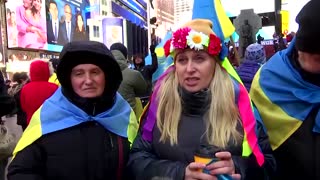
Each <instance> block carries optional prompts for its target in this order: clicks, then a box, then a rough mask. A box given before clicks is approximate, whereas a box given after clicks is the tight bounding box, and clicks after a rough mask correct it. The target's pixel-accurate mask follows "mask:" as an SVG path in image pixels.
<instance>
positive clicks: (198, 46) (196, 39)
mask: <svg viewBox="0 0 320 180" xmlns="http://www.w3.org/2000/svg"><path fill="white" fill-rule="evenodd" d="M187 44H188V46H189V47H190V49H195V50H202V49H204V46H206V47H208V45H209V36H207V35H205V34H203V33H202V32H197V31H194V30H191V31H190V32H189V35H188V36H187Z"/></svg>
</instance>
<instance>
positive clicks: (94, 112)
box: [92, 103, 96, 116]
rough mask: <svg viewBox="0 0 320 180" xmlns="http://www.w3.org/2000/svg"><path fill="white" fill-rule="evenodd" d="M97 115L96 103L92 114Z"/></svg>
mask: <svg viewBox="0 0 320 180" xmlns="http://www.w3.org/2000/svg"><path fill="white" fill-rule="evenodd" d="M95 115H96V103H94V104H93V112H92V116H95Z"/></svg>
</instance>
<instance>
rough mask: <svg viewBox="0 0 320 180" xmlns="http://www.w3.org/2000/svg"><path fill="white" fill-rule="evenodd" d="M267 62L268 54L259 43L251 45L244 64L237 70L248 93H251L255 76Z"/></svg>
mask: <svg viewBox="0 0 320 180" xmlns="http://www.w3.org/2000/svg"><path fill="white" fill-rule="evenodd" d="M265 62H266V52H265V50H264V47H263V46H262V45H260V44H257V43H254V44H250V45H249V46H248V47H247V49H246V51H245V53H244V60H243V62H242V63H241V65H240V66H239V67H238V68H237V73H238V75H239V76H240V78H241V80H242V82H243V84H244V86H245V87H246V89H247V90H248V92H249V91H250V87H251V83H252V80H253V78H254V75H255V74H256V72H257V71H258V70H259V68H260V67H261V65H262V64H264V63H265Z"/></svg>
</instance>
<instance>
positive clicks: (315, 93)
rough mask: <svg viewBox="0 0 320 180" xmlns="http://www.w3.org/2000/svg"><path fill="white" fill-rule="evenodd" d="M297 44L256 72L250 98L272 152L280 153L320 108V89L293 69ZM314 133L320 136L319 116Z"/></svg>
mask: <svg viewBox="0 0 320 180" xmlns="http://www.w3.org/2000/svg"><path fill="white" fill-rule="evenodd" d="M293 48H295V40H293V41H292V43H291V44H290V47H288V49H286V50H283V51H280V52H278V53H277V54H275V55H274V56H273V57H272V58H271V59H270V60H269V61H268V63H266V64H265V65H264V66H262V67H261V69H260V70H259V71H258V72H257V74H256V76H255V78H254V80H253V82H252V86H251V90H250V95H251V98H252V100H253V102H254V105H255V106H256V108H257V110H258V112H256V113H257V116H256V117H257V119H258V120H261V121H263V123H264V125H265V127H266V129H267V132H268V135H269V140H270V144H271V147H272V149H274V150H275V149H277V148H278V147H279V146H281V144H283V143H284V142H285V141H286V140H287V139H288V138H290V136H291V135H292V134H293V133H294V132H295V131H296V130H297V129H298V128H299V127H300V126H301V124H302V123H303V121H304V120H305V119H306V118H307V116H308V115H309V114H310V112H311V111H312V110H313V109H314V108H319V106H320V87H319V86H316V85H313V84H311V83H309V82H306V81H305V80H303V79H302V77H301V75H300V74H299V72H298V71H297V70H296V69H295V68H294V67H293V66H292V64H291V62H290V59H289V58H290V56H291V54H292V51H293ZM313 131H314V132H317V133H320V113H319V112H318V114H317V116H316V118H315V125H314V127H313Z"/></svg>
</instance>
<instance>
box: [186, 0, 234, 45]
mask: <svg viewBox="0 0 320 180" xmlns="http://www.w3.org/2000/svg"><path fill="white" fill-rule="evenodd" d="M192 19H209V20H211V21H212V23H213V31H214V33H215V34H216V35H217V36H218V37H219V38H220V39H221V40H225V39H227V38H229V37H230V36H231V35H232V34H233V33H234V32H235V27H234V26H233V24H232V23H231V21H230V19H229V17H228V16H227V14H226V12H225V10H224V9H223V7H222V4H221V2H220V0H196V1H194V4H193V13H192Z"/></svg>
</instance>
